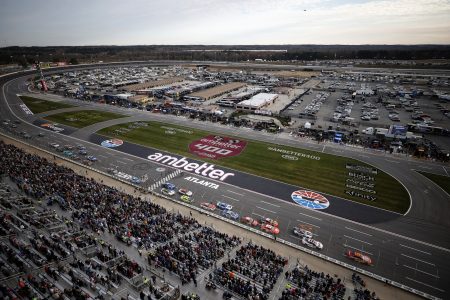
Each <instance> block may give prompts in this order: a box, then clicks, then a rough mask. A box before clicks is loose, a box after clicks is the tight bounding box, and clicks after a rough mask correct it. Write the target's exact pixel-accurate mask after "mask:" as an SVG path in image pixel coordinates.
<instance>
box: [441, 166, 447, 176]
mask: <svg viewBox="0 0 450 300" xmlns="http://www.w3.org/2000/svg"><path fill="white" fill-rule="evenodd" d="M442 168H443V169H444V171H445V174H447V176H448V172H447V169H446V168H445V167H444V166H442Z"/></svg>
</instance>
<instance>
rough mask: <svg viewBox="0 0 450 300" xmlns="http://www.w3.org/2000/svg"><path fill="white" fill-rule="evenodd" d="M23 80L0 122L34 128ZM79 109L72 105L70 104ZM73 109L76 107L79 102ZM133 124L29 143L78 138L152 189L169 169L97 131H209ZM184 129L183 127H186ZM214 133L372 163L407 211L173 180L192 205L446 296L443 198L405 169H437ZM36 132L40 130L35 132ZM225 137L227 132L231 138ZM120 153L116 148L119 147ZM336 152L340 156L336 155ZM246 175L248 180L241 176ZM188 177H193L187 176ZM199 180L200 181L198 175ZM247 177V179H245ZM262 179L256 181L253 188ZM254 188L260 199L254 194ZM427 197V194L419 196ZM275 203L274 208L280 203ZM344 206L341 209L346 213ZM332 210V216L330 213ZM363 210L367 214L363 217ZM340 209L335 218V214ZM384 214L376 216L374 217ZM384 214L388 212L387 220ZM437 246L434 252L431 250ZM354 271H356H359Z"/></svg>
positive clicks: (268, 188) (104, 163) (106, 164)
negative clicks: (357, 258) (225, 205)
mask: <svg viewBox="0 0 450 300" xmlns="http://www.w3.org/2000/svg"><path fill="white" fill-rule="evenodd" d="M24 88H25V86H24V85H23V79H19V80H14V81H12V82H10V83H8V84H6V87H5V88H4V89H3V91H4V96H6V98H7V99H8V103H9V105H8V104H7V103H6V101H5V99H4V97H3V93H2V101H1V114H2V118H8V119H14V118H15V116H14V115H13V114H12V113H11V111H10V110H9V109H11V110H12V111H13V112H14V114H16V115H18V116H20V117H21V118H22V119H24V120H27V121H28V122H30V123H33V122H39V121H38V120H36V117H34V116H27V115H25V114H24V112H23V110H22V109H21V108H20V107H19V106H18V105H17V104H18V103H20V100H19V99H18V98H17V97H16V94H17V93H21V92H23V91H24ZM71 102H72V103H78V101H71ZM78 104H79V103H78ZM83 105H84V106H85V107H84V108H83V109H85V108H86V107H95V106H97V105H95V104H87V103H83ZM102 108H104V109H105V110H108V111H111V112H118V113H124V111H125V112H129V113H130V111H129V110H122V109H120V108H115V107H105V106H102ZM132 115H133V117H130V118H124V119H123V120H111V121H106V122H102V123H97V124H94V125H91V126H89V127H86V128H84V129H80V130H76V129H70V130H69V128H65V129H67V130H65V131H64V134H65V135H62V134H56V133H53V132H50V131H48V132H47V134H46V136H45V137H44V138H42V139H39V138H33V139H31V140H30V142H31V143H34V144H36V145H39V146H43V145H46V144H47V143H48V142H50V141H56V142H58V143H60V144H67V143H71V144H75V143H77V142H81V141H79V140H74V139H73V137H77V138H78V139H81V140H86V141H89V142H91V143H86V142H84V144H86V145H87V147H88V148H89V151H90V152H91V153H95V154H96V155H97V157H98V158H99V160H100V162H99V163H98V164H97V165H96V167H97V168H99V169H101V170H106V169H107V168H110V167H111V165H115V166H118V167H119V169H120V171H122V172H124V173H127V174H133V175H136V176H141V175H144V174H148V177H149V179H148V182H147V184H148V185H151V184H153V183H155V182H158V181H159V180H161V179H162V178H164V177H166V176H168V175H170V174H172V173H173V170H170V168H169V167H167V166H165V169H166V170H165V171H164V172H158V171H157V170H156V169H157V168H159V167H161V166H160V165H158V164H155V163H154V162H151V161H149V160H148V159H146V157H147V156H148V155H149V154H151V151H152V150H151V149H148V148H144V147H141V146H138V145H133V144H128V143H125V144H124V145H123V148H117V150H112V149H105V148H103V147H100V146H99V145H98V142H99V141H100V140H101V139H103V138H102V137H99V136H97V135H94V134H93V133H94V132H96V131H97V130H98V129H100V128H104V127H107V126H110V125H112V124H117V123H116V122H121V121H125V120H126V121H128V122H129V121H130V120H133V121H134V120H158V121H163V122H167V123H172V124H181V125H184V126H187V125H188V126H190V127H195V128H199V129H203V130H205V129H208V128H209V129H211V126H212V124H205V123H202V122H193V121H191V120H186V119H176V118H174V117H170V116H162V115H154V114H150V113H147V112H142V111H132ZM186 124H187V125H186ZM20 127H21V128H23V129H26V130H27V132H30V133H31V132H33V133H34V135H36V134H37V132H39V129H37V128H36V127H31V126H30V125H27V124H21V125H20ZM214 130H215V131H216V130H217V131H222V132H223V133H227V134H232V135H238V136H240V137H242V138H250V137H252V138H255V136H256V137H257V139H259V140H264V141H268V142H269V141H270V142H275V143H279V144H284V145H292V146H298V147H303V148H307V149H313V150H319V151H323V152H324V153H333V154H339V155H346V156H349V157H355V158H357V159H359V160H362V161H365V162H368V163H370V164H373V165H374V166H376V167H377V168H380V169H382V170H385V171H387V172H388V173H390V174H392V175H393V176H395V177H396V178H398V179H399V180H400V181H401V182H402V183H403V184H404V185H405V186H406V188H407V189H408V190H409V191H410V193H411V196H412V200H413V202H412V207H411V209H410V211H409V212H408V214H407V215H406V216H399V215H396V214H394V215H393V216H391V215H386V216H389V217H385V216H384V213H387V212H384V211H380V210H377V209H373V208H370V207H362V206H358V205H357V204H354V203H353V202H349V201H346V200H342V203H341V202H339V201H340V200H339V199H334V198H333V199H332V203H333V205H332V206H330V208H329V209H330V210H328V209H327V211H326V213H321V212H317V211H312V210H307V209H303V208H301V207H299V206H296V205H295V204H294V203H292V202H291V201H290V199H287V200H286V199H285V198H286V195H290V192H291V191H292V190H293V189H296V187H292V186H289V185H287V186H286V187H282V185H280V184H277V188H276V189H274V188H272V186H273V184H268V183H267V182H266V181H264V180H267V179H264V178H259V179H258V177H256V178H255V177H254V176H252V177H250V175H248V174H244V173H243V174H239V181H236V182H226V183H217V184H218V185H219V187H218V189H213V188H210V187H205V186H203V185H200V184H198V183H196V182H194V181H190V180H187V179H186V178H187V177H189V176H190V175H188V174H182V173H181V174H178V175H177V176H176V177H174V178H171V181H173V182H174V183H175V184H176V185H178V186H183V187H187V188H189V189H190V190H192V191H193V192H194V195H195V196H194V199H195V202H194V203H195V204H196V205H198V204H199V203H200V202H202V201H217V200H219V199H221V200H223V201H225V200H226V201H227V202H229V203H230V204H233V205H234V206H235V208H236V211H237V212H239V213H240V214H241V215H253V216H256V217H259V216H270V217H272V218H274V219H277V220H279V222H280V228H281V234H280V237H281V238H283V239H286V240H290V241H293V242H298V239H296V238H295V237H294V236H292V234H291V232H292V228H293V226H294V225H298V224H304V225H306V226H311V227H312V229H313V232H314V233H315V234H316V238H317V239H318V240H320V241H321V242H322V243H323V244H324V250H323V254H326V255H328V256H331V257H335V258H337V259H340V260H345V258H344V257H343V252H344V251H345V249H347V248H352V247H353V248H357V249H360V250H362V251H365V252H367V253H368V254H369V255H371V256H372V258H373V259H374V261H375V265H374V266H373V267H363V268H366V269H367V270H370V271H371V272H375V273H377V274H380V275H382V276H384V277H386V278H389V279H392V280H395V281H398V282H402V283H404V284H405V285H408V286H414V287H415V288H417V289H419V290H423V291H426V292H428V293H430V294H432V295H435V296H438V297H441V298H448V295H449V292H448V291H447V290H448V288H447V286H446V279H447V278H449V276H450V267H449V265H450V263H449V262H447V259H446V257H447V256H448V253H449V250H447V249H449V248H450V240H449V236H448V233H447V232H448V228H449V227H450V226H449V224H448V218H447V213H448V211H449V207H448V198H447V196H446V194H444V193H442V191H439V190H438V189H436V188H434V187H433V186H432V183H430V182H427V181H424V180H423V178H421V175H420V174H415V172H413V171H411V169H413V168H416V169H420V168H421V167H423V166H425V167H427V168H433V169H436V170H438V169H439V168H441V169H442V166H440V165H439V164H432V163H425V164H422V163H420V162H417V161H414V160H405V159H401V158H396V157H392V156H385V155H383V154H379V153H375V154H373V153H370V152H362V151H360V150H357V151H354V150H351V149H344V148H342V147H336V146H335V145H326V146H323V145H319V146H318V145H316V144H309V143H302V142H301V141H296V140H291V139H289V137H287V136H272V135H264V134H255V133H254V132H247V131H243V130H239V129H231V130H230V128H222V127H220V126H215V125H214ZM41 131H42V130H41ZM230 132H231V133H230ZM121 147H122V146H121ZM341 151H343V152H341ZM247 176H248V177H247ZM190 177H192V176H190ZM197 177H198V178H199V179H202V178H201V177H202V176H197ZM246 178H248V179H246ZM257 180H261V181H257ZM255 189H258V190H261V191H262V192H258V193H255V192H254V191H253V190H255ZM425 190H426V192H424V191H425ZM280 200H281V201H280ZM345 203H348V206H345V205H346V204H345ZM331 209H336V210H337V211H331ZM364 209H367V212H364V213H362V212H363V211H364ZM340 210H342V211H340ZM378 211H380V212H383V213H380V215H377V214H378V213H376V212H378ZM334 213H335V214H342V216H341V217H335V216H333V215H332V214H334ZM389 214H391V213H389ZM347 217H348V218H355V217H358V218H360V220H358V221H359V222H362V223H366V224H370V225H372V226H371V227H368V226H364V225H361V224H357V223H354V222H351V221H347V220H345V218H347ZM433 245H436V246H438V247H436V246H433ZM358 267H361V265H358Z"/></svg>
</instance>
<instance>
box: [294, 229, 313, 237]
mask: <svg viewBox="0 0 450 300" xmlns="http://www.w3.org/2000/svg"><path fill="white" fill-rule="evenodd" d="M294 234H295V235H296V236H299V237H307V238H312V237H313V234H312V232H311V231H308V230H306V229H303V228H301V227H294Z"/></svg>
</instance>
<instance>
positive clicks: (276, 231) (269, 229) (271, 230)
mask: <svg viewBox="0 0 450 300" xmlns="http://www.w3.org/2000/svg"><path fill="white" fill-rule="evenodd" d="M261 230H262V231H265V232H267V233H270V234H274V235H277V234H279V233H280V229H279V228H278V227H275V226H272V225H270V224H267V223H266V224H262V225H261Z"/></svg>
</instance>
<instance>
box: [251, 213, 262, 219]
mask: <svg viewBox="0 0 450 300" xmlns="http://www.w3.org/2000/svg"><path fill="white" fill-rule="evenodd" d="M252 215H255V216H258V217H260V218H264V216H262V215H260V214H257V213H252Z"/></svg>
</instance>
